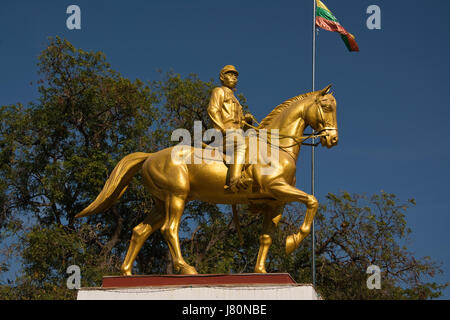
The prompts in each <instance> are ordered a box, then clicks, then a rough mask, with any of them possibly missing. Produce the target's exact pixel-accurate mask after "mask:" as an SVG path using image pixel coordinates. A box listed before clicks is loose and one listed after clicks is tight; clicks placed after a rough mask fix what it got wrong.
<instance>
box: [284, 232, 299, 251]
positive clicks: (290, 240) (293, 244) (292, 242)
mask: <svg viewBox="0 0 450 320" xmlns="http://www.w3.org/2000/svg"><path fill="white" fill-rule="evenodd" d="M297 247H298V244H297V241H296V238H295V234H291V235H290V236H288V237H287V238H286V255H287V256H288V255H290V254H291V253H292V252H293V251H294V250H295V249H296V248H297Z"/></svg>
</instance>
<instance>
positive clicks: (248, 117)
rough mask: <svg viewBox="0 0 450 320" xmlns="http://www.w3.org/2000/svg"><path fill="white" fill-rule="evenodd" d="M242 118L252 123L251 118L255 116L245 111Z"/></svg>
mask: <svg viewBox="0 0 450 320" xmlns="http://www.w3.org/2000/svg"><path fill="white" fill-rule="evenodd" d="M244 119H245V122H247V123H248V124H253V120H254V119H255V117H253V115H252V114H251V113H246V114H245V116H244Z"/></svg>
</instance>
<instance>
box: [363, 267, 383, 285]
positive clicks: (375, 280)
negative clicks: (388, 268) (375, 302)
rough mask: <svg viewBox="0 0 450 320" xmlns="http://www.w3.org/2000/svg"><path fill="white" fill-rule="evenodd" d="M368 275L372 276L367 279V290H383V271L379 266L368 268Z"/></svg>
mask: <svg viewBox="0 0 450 320" xmlns="http://www.w3.org/2000/svg"><path fill="white" fill-rule="evenodd" d="M366 273H367V274H371V276H370V277H368V278H367V281H366V285H367V289H369V290H373V289H378V290H379V289H381V269H380V267H379V266H377V265H371V266H368V267H367V271H366Z"/></svg>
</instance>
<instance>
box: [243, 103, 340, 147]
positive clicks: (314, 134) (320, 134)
mask: <svg viewBox="0 0 450 320" xmlns="http://www.w3.org/2000/svg"><path fill="white" fill-rule="evenodd" d="M316 105H317V109H318V113H319V116H320V120H321V122H322V123H323V124H324V125H326V122H325V117H324V116H323V110H322V106H321V105H320V102H317V103H316ZM253 121H255V122H256V123H257V124H258V125H259V123H258V121H256V119H255V118H253ZM245 125H247V126H249V127H250V128H252V129H254V130H256V131H257V132H260V130H261V129H259V128H257V127H255V126H253V125H251V124H249V123H245ZM314 131H315V130H313V132H312V133H311V134H309V135H307V136H301V137H295V136H290V135H285V134H279V133H278V134H272V133H271V132H267V135H270V136H275V138H278V139H292V140H294V141H295V143H294V144H292V145H290V146H283V147H281V146H278V147H279V148H280V149H283V150H284V149H285V148H291V147H295V146H299V145H308V146H317V145H319V143H320V142H317V143H316V144H312V143H305V142H304V141H306V140H308V139H316V138H320V137H325V136H327V135H328V133H326V132H325V131H338V129H337V128H336V127H330V126H325V127H323V128H322V129H320V130H319V131H317V132H314ZM268 143H269V144H272V143H271V142H269V141H268ZM284 151H287V150H284Z"/></svg>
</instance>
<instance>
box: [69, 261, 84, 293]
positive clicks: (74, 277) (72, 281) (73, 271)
mask: <svg viewBox="0 0 450 320" xmlns="http://www.w3.org/2000/svg"><path fill="white" fill-rule="evenodd" d="M66 273H67V274H69V275H70V276H69V277H68V278H67V282H66V285H67V289H70V290H72V289H80V288H81V270H80V267H79V266H77V265H76V264H74V265H71V266H69V267H68V268H67V270H66Z"/></svg>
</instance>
